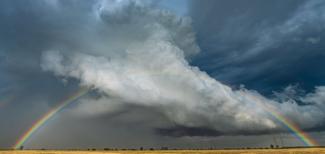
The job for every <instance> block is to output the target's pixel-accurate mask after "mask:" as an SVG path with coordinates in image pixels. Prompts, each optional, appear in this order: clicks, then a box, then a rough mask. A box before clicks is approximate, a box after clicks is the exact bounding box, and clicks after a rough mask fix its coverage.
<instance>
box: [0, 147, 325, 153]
mask: <svg viewBox="0 0 325 154" xmlns="http://www.w3.org/2000/svg"><path fill="white" fill-rule="evenodd" d="M0 154H325V148H298V149H250V150H154V151H147V150H144V151H140V150H135V151H60V150H57V151H52V150H23V151H0Z"/></svg>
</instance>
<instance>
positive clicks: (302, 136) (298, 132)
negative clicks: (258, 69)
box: [13, 88, 319, 149]
mask: <svg viewBox="0 0 325 154" xmlns="http://www.w3.org/2000/svg"><path fill="white" fill-rule="evenodd" d="M87 92H88V88H80V89H79V90H78V91H77V92H75V93H73V94H72V95H70V96H68V97H67V98H66V99H63V100H62V102H60V103H59V105H58V106H57V107H55V108H54V109H52V110H50V111H48V112H47V113H46V114H45V115H44V116H42V117H41V118H40V119H38V120H37V121H36V122H35V123H34V124H33V125H32V126H31V127H30V128H29V129H28V130H27V131H26V132H25V133H24V134H23V135H22V136H21V137H20V138H19V139H18V140H17V142H16V143H15V144H14V146H13V149H19V148H20V147H21V146H22V145H23V144H24V143H25V142H26V141H27V140H28V139H29V138H30V137H31V136H32V135H33V133H35V132H36V131H37V130H38V129H39V128H40V127H41V126H42V125H44V124H45V123H46V122H47V121H48V120H49V119H50V118H51V117H53V116H54V115H55V114H56V113H58V112H59V111H61V110H62V109H63V108H64V107H66V106H67V105H69V104H70V103H72V102H74V101H75V100H77V99H78V98H79V97H81V96H83V95H85V94H86V93H87ZM252 98H253V99H254V97H252ZM254 103H255V104H256V105H258V106H259V107H261V108H262V109H263V110H265V111H266V112H267V113H268V114H269V115H271V117H272V118H274V119H276V120H277V121H278V122H279V123H281V124H282V125H283V126H285V127H286V128H287V129H288V130H290V131H291V132H292V133H293V135H294V136H295V137H296V138H298V139H299V140H301V141H302V142H303V143H304V144H305V145H306V146H319V144H318V143H317V142H316V141H315V140H314V139H312V138H311V137H310V136H309V135H308V134H307V133H306V132H304V131H303V130H302V129H300V128H299V127H298V125H297V124H295V123H294V122H292V121H291V120H290V119H288V118H286V117H285V116H283V115H282V114H281V113H280V112H278V111H277V110H276V108H275V107H274V106H271V105H270V104H266V103H264V104H263V103H261V102H260V101H259V100H255V101H254Z"/></svg>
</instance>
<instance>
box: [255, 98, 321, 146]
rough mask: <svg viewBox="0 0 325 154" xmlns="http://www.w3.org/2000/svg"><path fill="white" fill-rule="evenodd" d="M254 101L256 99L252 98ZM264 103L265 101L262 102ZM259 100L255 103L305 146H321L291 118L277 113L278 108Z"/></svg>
mask: <svg viewBox="0 0 325 154" xmlns="http://www.w3.org/2000/svg"><path fill="white" fill-rule="evenodd" d="M252 99H253V100H254V97H252ZM261 102H264V101H261ZM261 102H260V101H259V100H255V101H254V103H255V104H256V105H258V106H259V107H261V108H262V109H263V110H264V111H266V112H267V113H268V114H269V115H271V117H272V118H273V119H275V120H276V121H278V122H279V123H280V124H281V125H283V126H284V127H285V128H287V129H288V130H289V131H290V132H292V134H293V135H294V136H295V137H296V138H298V139H299V140H300V141H302V142H303V143H304V145H305V146H309V147H315V146H319V144H318V143H317V142H316V141H315V140H314V139H313V138H312V137H311V136H309V135H308V133H306V132H304V131H303V130H302V129H300V128H299V126H298V125H297V124H296V123H294V122H293V121H291V120H290V119H289V118H287V117H285V116H284V115H282V114H281V113H280V112H278V111H277V108H276V107H275V106H273V105H271V104H267V103H261Z"/></svg>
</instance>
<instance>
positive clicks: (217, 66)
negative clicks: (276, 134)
mask: <svg viewBox="0 0 325 154" xmlns="http://www.w3.org/2000/svg"><path fill="white" fill-rule="evenodd" d="M191 4H192V5H191V9H190V15H191V17H192V18H193V24H194V28H195V30H196V32H197V39H198V44H199V45H200V47H201V49H202V51H203V52H201V54H200V55H199V56H198V57H197V59H196V60H195V61H194V64H196V65H199V66H200V68H202V69H203V70H205V71H207V72H209V74H211V75H213V76H214V77H216V78H217V79H219V80H221V81H223V82H226V83H228V84H232V85H234V86H236V85H239V84H244V85H246V87H249V88H252V89H257V90H259V91H260V92H263V93H266V94H270V93H272V91H274V90H279V89H281V88H283V87H286V86H288V85H289V84H297V83H298V84H300V85H301V86H302V87H304V88H305V89H307V90H312V89H313V88H314V86H317V85H323V84H324V80H323V78H324V75H325V74H324V71H322V66H323V65H324V58H325V56H324V54H323V53H324V52H323V50H324V43H323V42H322V40H324V34H323V31H324V26H323V25H324V24H323V23H324V20H325V19H324V17H323V15H322V14H324V12H323V10H324V5H325V4H324V2H322V1H312V2H311V1H304V0H298V1H296V0H289V1H281V0H276V1H272V2H266V1H258V0H256V1H240V2H237V1H213V0H203V1H191ZM202 8H204V9H202Z"/></svg>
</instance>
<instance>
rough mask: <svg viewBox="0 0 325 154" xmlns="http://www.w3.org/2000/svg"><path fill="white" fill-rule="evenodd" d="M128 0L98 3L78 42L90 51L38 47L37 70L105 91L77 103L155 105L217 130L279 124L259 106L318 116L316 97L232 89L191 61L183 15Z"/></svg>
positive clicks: (91, 108) (103, 107)
mask: <svg viewBox="0 0 325 154" xmlns="http://www.w3.org/2000/svg"><path fill="white" fill-rule="evenodd" d="M132 2H133V1H121V2H117V1H116V5H117V6H115V3H114V5H112V6H106V5H104V4H103V3H101V4H102V6H101V7H102V8H101V10H100V11H99V12H97V14H99V17H100V18H99V19H100V21H97V22H98V23H96V24H92V26H94V27H92V28H93V29H99V30H100V32H102V33H98V31H96V30H94V31H90V33H89V35H87V36H88V37H87V36H84V37H86V38H87V41H88V42H87V41H85V44H82V46H85V47H87V50H89V51H85V50H82V51H52V50H50V51H45V52H44V53H43V55H42V59H41V66H42V69H43V70H45V71H51V72H53V73H54V74H55V75H57V76H61V77H72V78H76V79H79V80H80V81H81V83H82V84H83V85H88V86H91V87H94V88H96V89H98V90H99V91H101V92H103V93H105V94H107V95H108V98H107V100H106V101H105V100H100V101H98V100H97V101H94V102H95V103H94V104H92V105H90V104H91V103H93V102H92V101H89V100H87V101H86V102H88V103H89V104H86V103H85V102H83V103H82V104H83V105H82V106H81V107H79V108H78V109H79V110H78V111H80V112H85V113H87V114H90V115H93V114H96V113H98V114H101V113H103V112H104V113H105V112H112V111H111V109H112V108H110V105H111V104H113V106H116V104H117V103H124V102H127V103H134V104H137V105H144V106H153V107H159V108H161V111H162V112H163V113H164V114H165V115H166V116H167V117H168V118H169V119H170V120H171V121H173V122H175V123H177V124H180V125H185V126H191V127H209V128H213V129H215V130H218V131H221V132H235V131H243V130H244V131H245V130H246V131H264V130H270V129H282V128H281V126H280V125H279V123H277V122H276V121H275V120H274V119H273V118H272V117H270V116H269V114H268V113H267V112H266V111H270V110H276V111H277V112H279V113H281V114H283V115H284V116H287V117H288V118H291V119H292V120H293V121H295V122H297V123H298V124H299V125H300V126H301V127H303V128H310V127H313V126H315V125H317V124H318V123H319V122H322V119H323V118H324V114H323V112H322V111H321V110H320V109H319V108H318V107H319V106H320V107H321V108H323V105H322V104H320V103H318V105H319V106H314V105H312V106H299V105H298V104H297V103H296V102H295V101H294V100H289V101H285V102H281V103H279V102H276V101H273V100H269V99H267V98H265V97H264V96H262V95H260V94H259V93H258V92H256V91H250V90H247V89H244V88H242V89H239V90H233V89H231V88H230V87H228V86H227V85H224V84H222V83H220V82H219V81H217V80H215V79H214V78H212V77H210V76H209V75H208V74H207V73H205V72H203V71H201V70H200V69H199V68H197V67H195V66H190V65H189V63H188V59H189V57H191V56H193V55H195V54H196V53H198V52H199V48H198V46H197V44H196V42H195V36H194V32H193V31H192V28H191V22H190V19H188V18H181V17H177V16H175V15H173V14H171V13H169V12H165V11H160V10H156V9H149V8H148V7H146V6H145V5H137V4H136V5H135V3H132ZM120 3H121V5H120ZM107 5H108V4H107ZM105 10H106V11H105ZM107 10H108V12H107ZM95 11H98V10H95ZM95 14H96V13H95ZM319 93H320V92H319V88H318V89H317V91H316V93H315V94H309V95H307V98H306V101H311V102H315V101H319V97H318V94H319ZM116 107H117V108H118V106H116ZM113 109H115V108H113Z"/></svg>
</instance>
